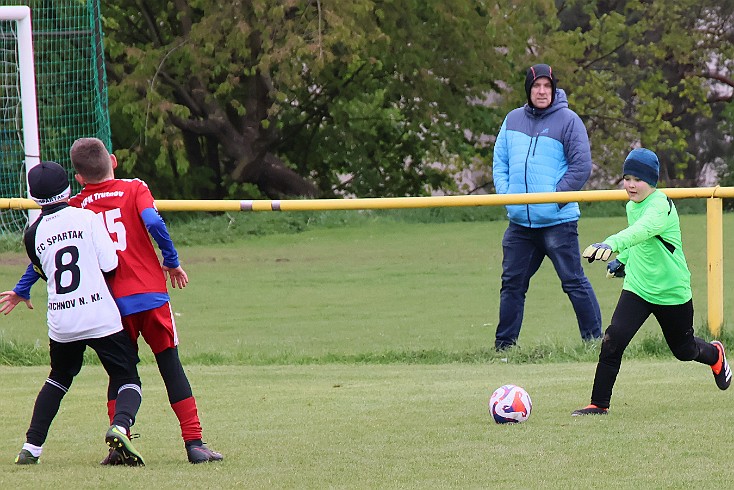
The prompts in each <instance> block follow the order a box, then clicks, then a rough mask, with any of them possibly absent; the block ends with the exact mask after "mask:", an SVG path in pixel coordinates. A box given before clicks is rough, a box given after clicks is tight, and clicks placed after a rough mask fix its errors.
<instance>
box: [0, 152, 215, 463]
mask: <svg viewBox="0 0 734 490" xmlns="http://www.w3.org/2000/svg"><path fill="white" fill-rule="evenodd" d="M70 155H71V162H72V164H73V165H74V170H75V171H76V175H75V177H76V180H77V182H79V183H80V184H81V185H82V187H83V188H82V190H81V192H79V193H78V194H77V195H75V196H73V197H72V198H71V199H70V200H69V204H70V205H72V206H75V207H80V208H83V209H90V210H92V211H94V212H95V213H97V214H100V215H101V216H102V217H103V220H104V222H105V225H106V226H107V231H108V232H109V234H110V236H111V237H112V240H113V242H115V245H116V248H117V255H118V257H119V265H118V267H117V272H116V274H115V276H114V278H113V280H112V281H111V287H112V295H113V296H114V297H115V301H116V303H117V306H118V308H119V309H120V314H121V316H122V323H123V326H124V327H125V330H126V331H127V333H128V334H129V335H130V338H131V339H132V340H133V342H134V343H135V344H136V345H137V339H138V337H139V336H140V335H142V336H143V339H144V340H145V342H146V343H147V344H148V345H149V346H150V348H151V350H152V351H153V354H155V358H156V362H157V364H158V370H159V371H160V373H161V377H162V378H163V382H164V384H165V386H166V392H167V393H168V400H169V402H170V403H171V408H173V411H174V413H175V414H176V417H178V420H179V423H180V426H181V435H182V437H183V439H184V443H185V446H186V453H187V457H188V460H189V462H191V463H205V462H209V461H220V460H222V459H223V457H222V455H221V454H220V453H218V452H215V451H212V450H211V449H209V448H208V447H207V446H206V444H205V443H203V442H202V440H201V425H200V422H199V416H198V411H197V408H196V400H195V399H194V396H193V394H192V391H191V385H190V384H189V380H188V378H187V377H186V373H185V372H184V369H183V366H182V365H181V361H180V359H179V356H178V335H177V333H176V324H175V322H174V319H173V312H172V311H171V305H170V297H169V295H168V290H167V287H166V274H168V277H169V278H170V281H171V286H172V287H174V288H176V287H179V288H183V287H185V286H186V284H187V283H188V281H189V279H188V276H187V275H186V272H185V271H184V270H183V269H182V268H181V265H180V263H179V260H178V253H177V252H176V249H175V247H174V245H173V241H172V240H171V237H170V235H169V234H168V229H167V228H166V225H165V223H164V221H163V219H162V218H161V216H160V215H159V214H158V211H157V209H156V207H155V201H154V199H153V195H152V194H151V193H150V190H149V189H148V186H147V185H146V184H145V182H143V181H142V180H139V179H116V178H115V177H114V169H115V168H116V167H117V159H116V158H115V156H114V155H112V154H110V153H109V152H108V151H107V148H106V147H105V145H104V143H102V141H101V140H99V139H97V138H80V139H78V140H76V141H75V142H74V144H73V145H72V146H71V150H70ZM149 234H150V236H152V237H153V239H154V240H155V242H156V244H157V245H158V248H159V249H160V251H161V255H162V256H163V265H162V266H161V264H160V262H159V261H158V256H157V255H156V253H155V249H154V248H153V244H152V243H151V240H150V238H149V236H148V235H149ZM38 277H39V276H38V273H37V272H36V271H35V270H33V268H32V266H29V268H28V270H27V271H26V273H25V274H24V275H23V278H21V280H20V281H19V282H18V284H17V285H16V287H15V288H14V289H13V291H12V292H9V291H6V292H5V293H14V294H15V295H17V297H15V298H10V301H9V302H8V303H7V304H6V306H5V307H4V308H2V309H0V312H4V313H6V314H7V313H9V312H10V310H12V308H13V307H14V306H15V304H17V303H18V302H20V301H22V300H23V301H25V302H26V304H27V305H28V306H29V307H32V306H31V304H30V289H31V285H32V284H33V283H34V282H35V281H36V280H37V279H38ZM5 293H2V294H5ZM107 409H108V413H109V414H113V413H114V411H115V400H109V401H108V402H107ZM119 461H120V458H119V455H118V454H116V451H114V450H113V451H111V452H110V454H109V455H108V457H107V458H105V460H104V461H102V464H118V462H119Z"/></svg>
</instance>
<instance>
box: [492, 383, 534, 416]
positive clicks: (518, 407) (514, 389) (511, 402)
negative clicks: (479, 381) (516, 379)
mask: <svg viewBox="0 0 734 490" xmlns="http://www.w3.org/2000/svg"><path fill="white" fill-rule="evenodd" d="M532 409H533V402H532V401H531V400H530V395H528V392H527V391H525V390H524V389H522V388H521V387H519V386H516V385H504V386H500V387H499V388H497V389H496V390H494V393H492V396H491V397H490V398H489V413H490V414H491V415H492V418H493V419H494V421H495V422H497V423H498V424H515V423H518V422H525V421H526V420H527V419H528V417H530V411H531V410H532Z"/></svg>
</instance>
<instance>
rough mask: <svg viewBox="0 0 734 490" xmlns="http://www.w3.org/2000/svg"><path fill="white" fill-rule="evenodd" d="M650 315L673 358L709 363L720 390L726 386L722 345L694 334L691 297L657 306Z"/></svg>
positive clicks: (727, 375) (728, 374)
mask: <svg viewBox="0 0 734 490" xmlns="http://www.w3.org/2000/svg"><path fill="white" fill-rule="evenodd" d="M654 314H655V318H657V320H658V323H660V327H661V328H662V330H663V335H664V336H665V341H666V342H667V343H668V347H670V350H671V352H672V353H673V355H675V357H676V359H678V360H681V361H696V362H700V363H701V364H706V365H707V366H711V369H712V371H713V374H714V380H715V381H716V386H718V387H719V389H721V390H726V389H727V388H729V385H730V384H731V378H732V373H731V368H730V367H729V364H728V363H727V361H726V355H725V353H724V345H723V344H722V343H721V342H719V341H714V342H710V343H709V342H706V341H705V340H703V339H702V338H700V337H696V336H695V335H694V331H693V300H689V301H688V302H687V303H685V304H682V305H673V306H659V307H658V308H657V309H656V310H655V311H654Z"/></svg>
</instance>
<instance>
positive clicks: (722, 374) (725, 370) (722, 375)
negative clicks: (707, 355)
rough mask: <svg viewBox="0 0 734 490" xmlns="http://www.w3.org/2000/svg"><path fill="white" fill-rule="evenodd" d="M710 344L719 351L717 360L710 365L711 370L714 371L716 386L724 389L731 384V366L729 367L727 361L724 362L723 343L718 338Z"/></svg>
mask: <svg viewBox="0 0 734 490" xmlns="http://www.w3.org/2000/svg"><path fill="white" fill-rule="evenodd" d="M711 344H712V345H713V346H714V347H716V350H718V351H719V360H717V361H716V364H714V365H713V366H711V371H713V373H714V380H715V381H716V386H718V387H719V389H720V390H725V389H727V388H728V387H729V385H730V384H731V368H730V367H729V363H728V362H726V353H724V344H722V343H721V342H719V341H718V340H714V341H713V342H711Z"/></svg>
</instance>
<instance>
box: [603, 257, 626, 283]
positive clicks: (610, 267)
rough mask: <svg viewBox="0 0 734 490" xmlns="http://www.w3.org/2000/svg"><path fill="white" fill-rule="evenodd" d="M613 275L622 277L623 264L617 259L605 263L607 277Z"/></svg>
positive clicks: (609, 277)
mask: <svg viewBox="0 0 734 490" xmlns="http://www.w3.org/2000/svg"><path fill="white" fill-rule="evenodd" d="M613 277H624V264H623V263H622V262H620V261H619V260H617V259H614V260H612V261H611V262H609V263H608V264H607V279H612V278H613Z"/></svg>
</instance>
